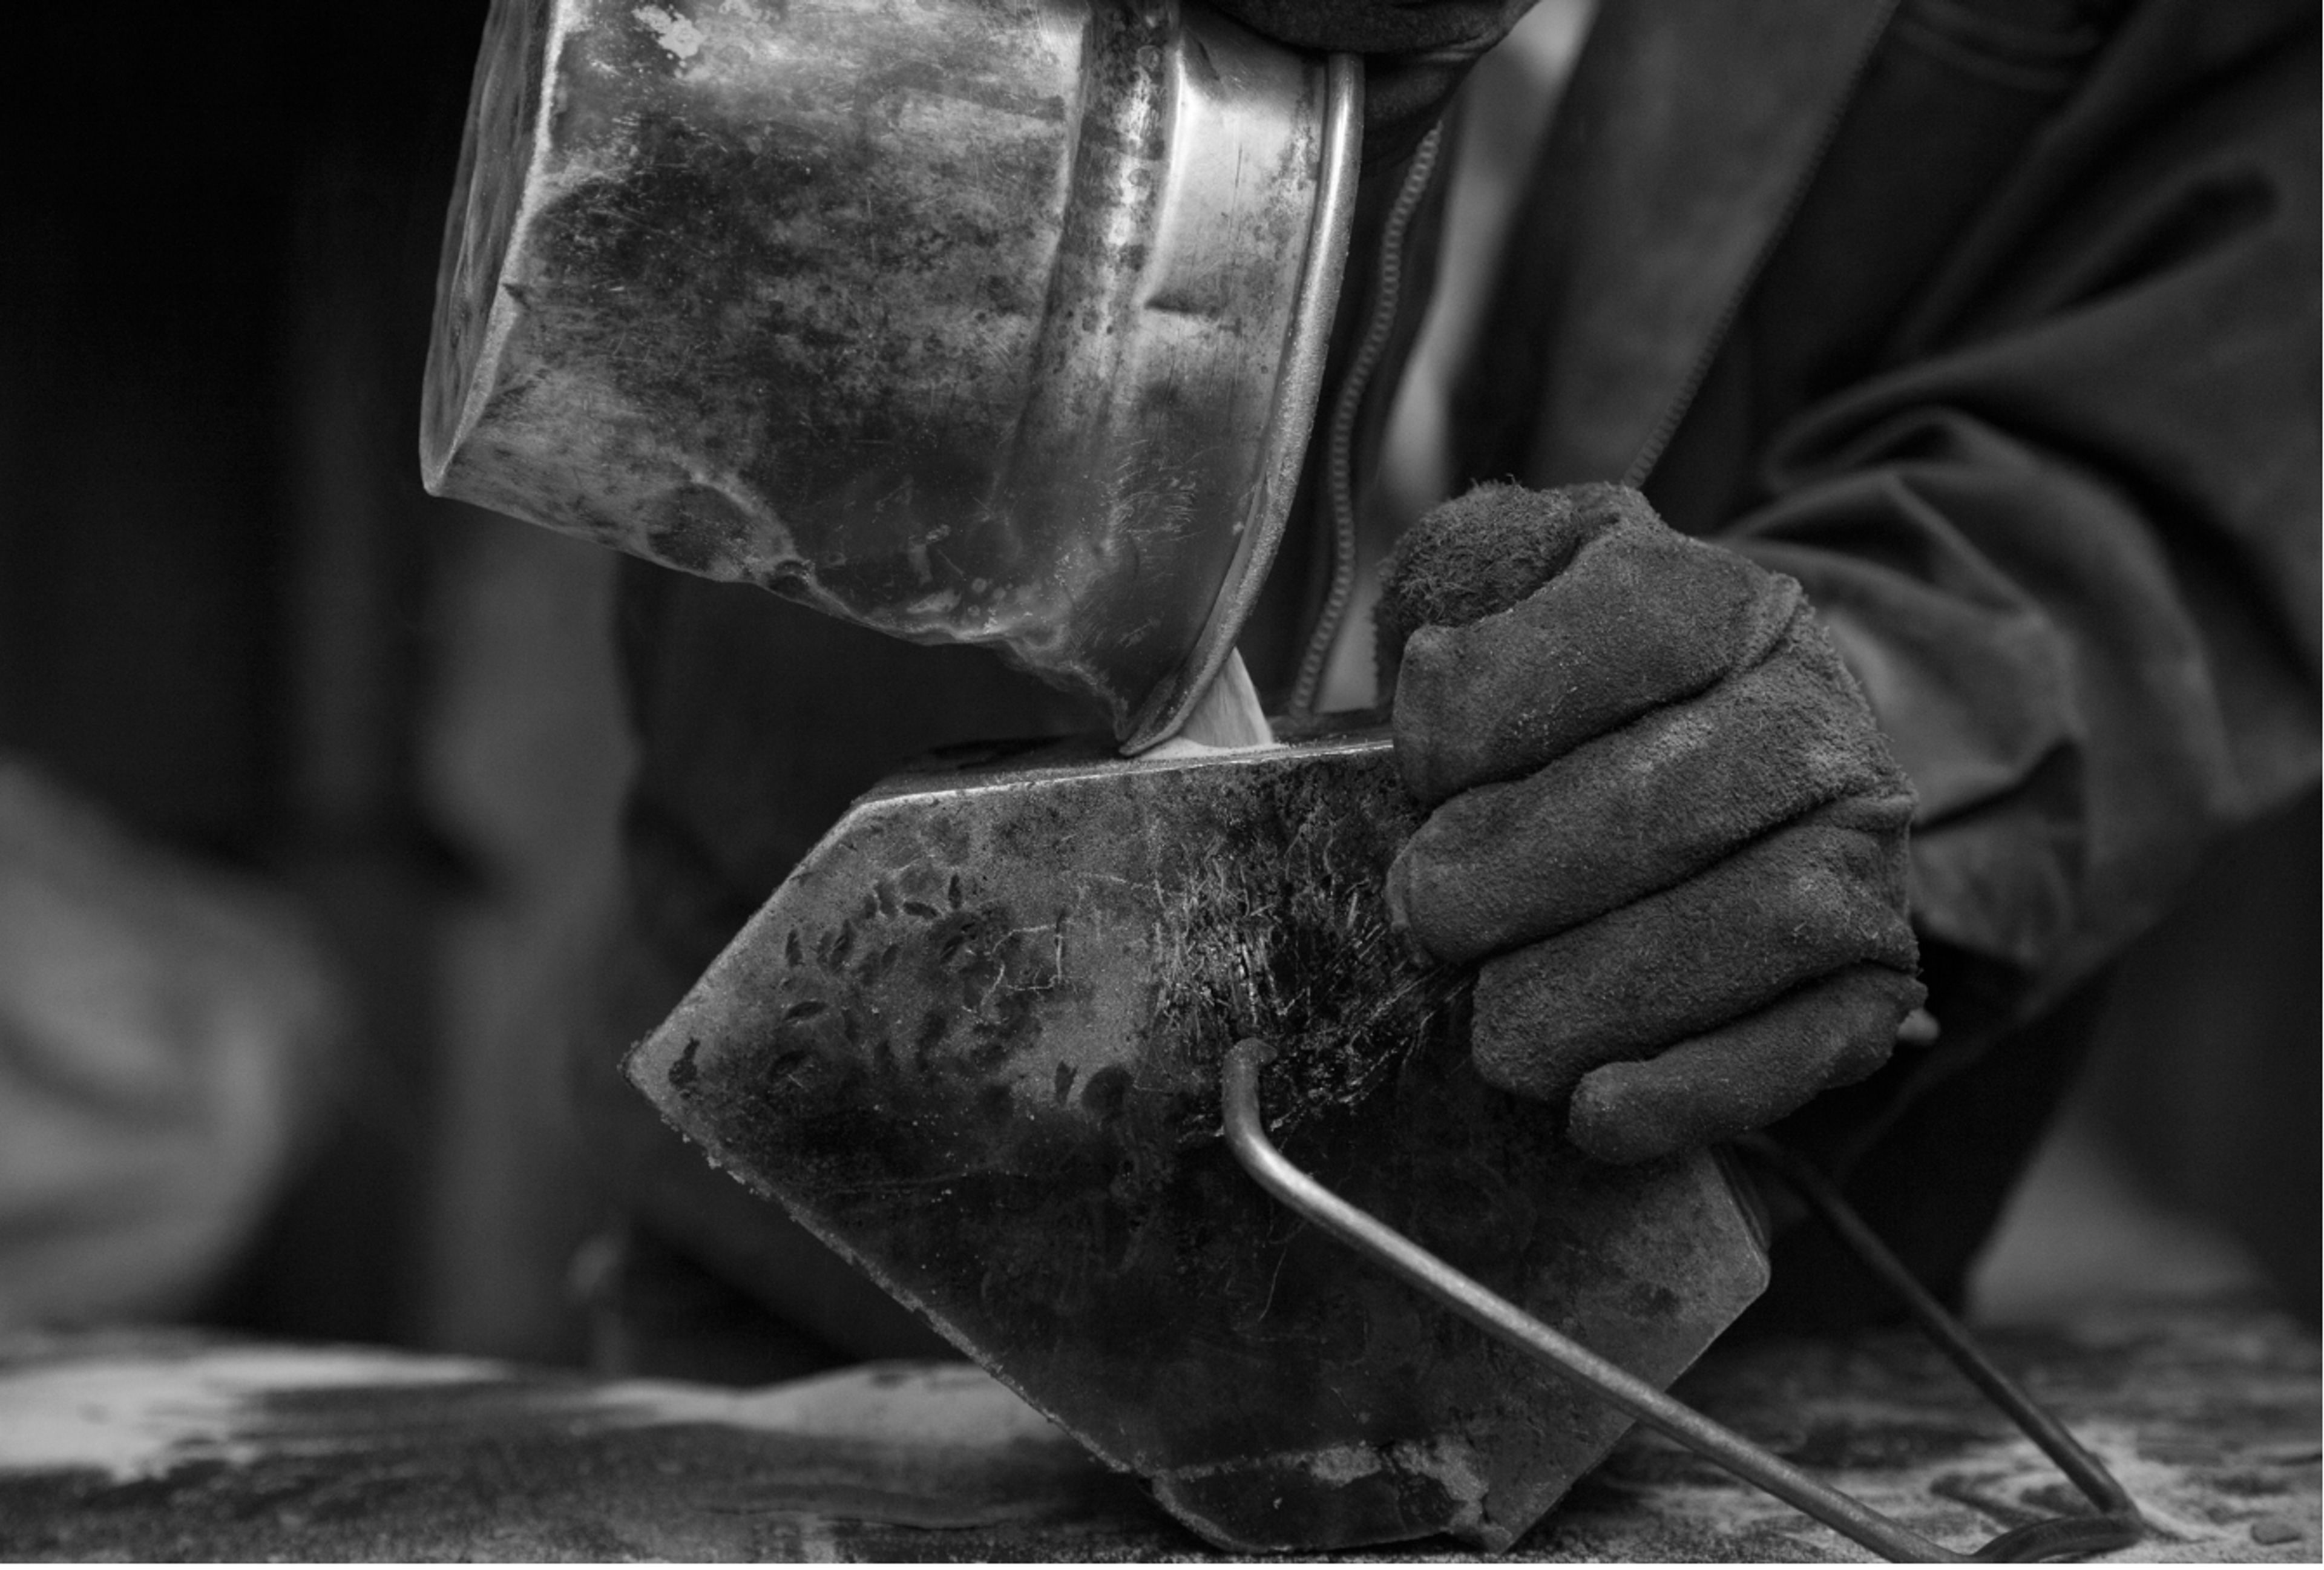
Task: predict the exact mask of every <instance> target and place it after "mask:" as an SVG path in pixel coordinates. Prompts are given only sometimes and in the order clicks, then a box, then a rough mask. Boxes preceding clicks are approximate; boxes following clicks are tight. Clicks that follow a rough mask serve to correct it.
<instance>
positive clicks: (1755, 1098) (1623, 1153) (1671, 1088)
mask: <svg viewBox="0 0 2324 1570" xmlns="http://www.w3.org/2000/svg"><path fill="white" fill-rule="evenodd" d="M1927 995H1928V989H1926V988H1925V987H1923V986H1922V985H1921V984H1920V983H1919V982H1916V981H1914V979H1913V978H1912V977H1910V976H1908V975H1905V974H1902V973H1901V972H1898V971H1894V970H1890V969H1889V968H1888V967H1887V966H1886V965H1855V966H1852V967H1850V968H1849V969H1847V970H1844V971H1841V972H1840V973H1839V974H1836V975H1833V976H1830V977H1827V978H1826V979H1824V980H1822V981H1820V982H1816V983H1813V984H1810V985H1808V986H1804V987H1802V988H1801V989H1800V990H1799V991H1797V992H1795V993H1792V994H1790V995H1789V996H1788V997H1785V998H1783V999H1781V1000H1779V1001H1778V1002H1775V1003H1773V1004H1771V1005H1769V1006H1768V1007H1766V1008H1765V1009H1762V1010H1760V1011H1758V1012H1757V1013H1756V1014H1753V1015H1751V1016H1750V1017H1749V1018H1748V1019H1744V1020H1738V1021H1736V1022H1735V1023H1733V1024H1731V1025H1725V1026H1721V1027H1720V1029H1718V1030H1712V1031H1710V1032H1708V1033H1706V1034H1704V1035H1701V1036H1697V1037H1695V1038H1693V1039H1692V1040H1687V1041H1682V1042H1680V1043H1679V1044H1678V1045H1677V1046H1675V1047H1673V1048H1669V1049H1668V1050H1667V1051H1665V1052H1661V1053H1658V1054H1656V1055H1655V1057H1649V1058H1646V1059H1643V1060H1640V1061H1636V1062H1623V1063H1609V1064H1607V1065H1605V1066H1604V1067H1600V1068H1597V1069H1594V1070H1592V1071H1591V1073H1589V1074H1588V1075H1585V1076H1583V1077H1582V1083H1581V1085H1580V1086H1579V1087H1578V1088H1577V1089H1576V1090H1575V1091H1574V1093H1573V1100H1572V1104H1571V1109H1570V1111H1569V1112H1568V1113H1567V1117H1566V1134H1567V1137H1568V1138H1570V1139H1571V1140H1572V1141H1573V1142H1574V1144H1575V1145H1577V1146H1579V1147H1580V1148H1581V1149H1582V1151H1583V1152H1584V1153H1586V1154H1588V1155H1591V1156H1594V1157H1596V1158H1597V1159H1599V1160H1600V1161H1614V1162H1622V1163H1628V1162H1632V1161H1651V1160H1654V1159H1657V1158H1660V1157H1663V1156H1667V1155H1670V1154H1672V1153H1673V1152H1674V1151H1678V1150H1692V1149H1696V1148H1698V1147H1700V1146H1702V1145H1707V1144H1709V1143H1710V1142H1711V1141H1713V1140H1722V1139H1726V1138H1729V1137H1730V1136H1732V1135H1735V1134H1739V1133H1743V1132H1745V1131H1748V1130H1751V1129H1757V1128H1764V1127H1765V1126H1766V1125H1767V1124H1768V1123H1771V1122H1775V1120H1776V1119H1777V1118H1779V1117H1782V1116H1783V1115H1784V1113H1789V1112H1793V1111H1795V1110H1797V1109H1798V1108H1799V1107H1801V1106H1803V1105H1804V1104H1807V1103H1808V1102H1809V1101H1810V1100H1812V1098H1814V1097H1815V1096H1817V1095H1818V1094H1821V1093H1822V1092H1824V1091H1826V1090H1829V1089H1831V1088H1832V1087H1833V1086H1834V1085H1852V1084H1854V1083H1855V1082H1856V1081H1857V1080H1859V1079H1862V1078H1863V1077H1864V1076H1866V1075H1868V1074H1870V1073H1871V1072H1872V1071H1873V1070H1874V1069H1876V1068H1877V1067H1880V1066H1881V1065H1882V1064H1883V1063H1886V1061H1887V1060H1888V1053H1889V1049H1890V1048H1892V1047H1893V1046H1894V1045H1895V1040H1896V1029H1897V1026H1898V1025H1899V1023H1901V1022H1902V1021H1903V1020H1904V1016H1905V1015H1906V1014H1907V1013H1909V1012H1910V1011H1912V1010H1913V1009H1914V1008H1916V1007H1918V1006H1919V1004H1920V1002H1921V1000H1922V999H1923V998H1924V997H1926V996H1927Z"/></svg>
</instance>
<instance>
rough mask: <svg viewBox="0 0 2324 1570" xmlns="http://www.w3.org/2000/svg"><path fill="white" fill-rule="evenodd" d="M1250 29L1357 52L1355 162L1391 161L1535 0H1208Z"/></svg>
mask: <svg viewBox="0 0 2324 1570" xmlns="http://www.w3.org/2000/svg"><path fill="white" fill-rule="evenodd" d="M1213 4H1214V5H1216V7H1217V9H1218V10H1220V11H1222V12H1223V13H1225V14H1227V15H1229V16H1231V17H1233V18H1234V19H1235V20H1236V21H1237V22H1240V23H1242V24H1243V25H1244V26H1246V27H1248V28H1250V30H1251V31H1253V32H1261V33H1265V34H1266V35H1267V36H1268V37H1269V38H1272V39H1274V40H1275V41H1276V42H1278V43H1287V44H1290V45H1292V46H1294V47H1295V48H1298V49H1311V50H1323V51H1333V52H1340V51H1345V52H1347V53H1351V54H1360V55H1361V56H1363V57H1364V162H1366V163H1371V164H1379V163H1388V162H1395V161H1397V160H1398V159H1401V158H1402V157H1403V156H1404V155H1405V154H1406V153H1407V152H1411V151H1412V149H1413V148H1414V147H1415V146H1416V144H1417V143H1419V141H1420V139H1421V138H1422V137H1424V136H1425V135H1427V134H1428V129H1429V127H1430V126H1432V125H1435V124H1436V120H1437V117H1438V116H1439V115H1442V114H1443V112H1444V106H1445V105H1446V104H1447V103H1449V102H1451V101H1452V93H1453V89H1455V88H1458V87H1460V85H1461V78H1463V77H1465V76H1466V75H1468V74H1469V68H1470V67H1471V66H1473V65H1475V64H1476V63H1477V61H1478V60H1480V58H1481V57H1482V56H1483V55H1484V53H1485V51H1487V50H1489V49H1491V48H1492V47H1493V45H1495V44H1497V43H1499V42H1501V40H1502V39H1503V38H1506V37H1507V36H1508V32H1509V29H1511V28H1512V27H1515V26H1516V25H1517V23H1519V22H1520V21H1522V20H1523V19H1524V17H1525V14H1526V12H1528V11H1530V10H1532V9H1533V7H1534V4H1535V0H1213Z"/></svg>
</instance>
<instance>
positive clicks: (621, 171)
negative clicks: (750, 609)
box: [421, 0, 1360, 745]
mask: <svg viewBox="0 0 2324 1570" xmlns="http://www.w3.org/2000/svg"><path fill="white" fill-rule="evenodd" d="M1358 94H1360V78H1359V77H1358V76H1357V75H1356V73H1355V70H1354V68H1353V67H1352V65H1351V64H1343V65H1341V66H1339V67H1336V68H1333V69H1328V70H1327V68H1326V67H1325V65H1324V63H1323V62H1322V61H1320V60H1305V59H1302V58H1300V57H1297V56H1295V55H1292V54H1290V53H1288V52H1287V51H1282V50H1280V49H1277V48H1276V47H1275V46H1273V45H1271V44H1268V43H1266V42H1263V41H1261V40H1259V38H1257V37H1256V36H1255V35H1253V34H1251V33H1249V32H1244V31H1243V30H1242V29H1240V28H1239V27H1237V26H1235V25H1234V24H1233V23H1229V22H1226V21H1224V20H1223V19H1221V18H1217V17H1214V16H1212V15H1210V14H1208V13H1206V12H1203V11H1201V10H1199V9H1198V8H1188V9H1186V10H1185V11H1181V9H1180V8H1179V6H1178V5H1177V4H1176V0H1137V3H1132V0H1094V3H1093V0H786V3H780V4H778V3H775V0H669V3H668V4H666V5H636V4H634V3H632V0H500V3H499V4H496V5H495V6H494V8H493V15H492V19H491V21H490V23H489V24H488V29H487V35H486V39H485V44H484V54H483V58H482V59H481V60H480V61H479V64H478V68H477V74H476V79H475V91H474V95H473V99H472V106H471V125H470V128H469V133H468V142H467V145H466V149H465V150H464V152H463V157H462V165H461V171H460V176H459V180H458V184H457V189H456V190H455V194H454V199H453V208H452V216H451V221H450V224H449V227H448V230H447V236H446V243H445V252H444V260H443V267H442V274H441V277H440V280H439V283H438V317H437V326H436V336H435V341H434V345H433V348H432V352H431V356H430V361H429V373H428V382H427V388H426V394H425V407H424V409H423V413H422V439H421V446H422V464H423V470H424V473H425V476H426V478H427V480H428V483H429V485H430V487H431V488H432V489H435V490H437V491H438V492H439V493H441V494H450V495H455V496H458V497H460V498H462V499H464V500H467V501H471V502H475V503H480V504H483V505H485V506H489V507H493V508H495V509H498V510H500V511H502V512H505V513H512V514H514V515H516V516H519V517H522V518H527V519H530V520H531V521H533V522H539V523H544V524H547V525H549V526H550V527H553V528H558V529H562V530H567V531H572V532H575V533H578V534H582V535H584V536H586V537H588V538H591V539H594V540H600V541H602V542H604V543H607V544H611V545H615V546H618V547H620V548H622V549H623V550H631V551H633V552H636V553H637V554H640V555H642V556H645V557H648V558H650V559H654V560H657V561H659V562H662V563H664V564H666V565H669V566H671V567H676V568H682V569H684V570H687V571H689V572H694V573H699V574H702V575H705V576H707V577H716V578H724V579H735V580H741V581H745V582H750V583H755V584H759V585H761V586H765V587H768V588H770V589H773V590H775V591H777V592H779V593H781V594H785V595H788V596H792V597H795V598H798V599H800V600H803V601H806V602H807V603H808V604H811V605H815V606H816V607H817V608H818V609H821V610H824V611H826V612H828V613H831V614H835V615H839V616H842V617H844V618H846V619H849V620H852V621H855V622H859V623H864V624H866V625H869V626H872V627H875V628H878V629H880V630H881V631H883V632H887V633H895V634H898V635H900V636H903V637H907V638H913V639H919V640H923V641H928V640H941V641H955V642H979V643H989V644H993V645H996V646H998V647H999V648H1000V649H1001V650H1002V651H1004V652H1006V653H1008V654H1009V655H1010V657H1012V658H1013V659H1015V660H1018V661H1019V662H1020V663H1022V664H1024V665H1025V666H1027V667H1028V669H1030V670H1034V671H1036V672H1037V673H1038V674H1041V675H1043V676H1046V677H1047V678H1049V679H1052V680H1055V681H1057V682H1059V683H1061V684H1063V685H1066V686H1069V687H1073V688H1079V689H1081V690H1084V691H1087V692H1089V693H1091V694H1093V695H1094V696H1096V697H1099V698H1101V699H1102V700H1103V701H1104V702H1105V703H1106V704H1107V705H1108V706H1109V707H1111V712H1112V714H1113V716H1114V718H1115V722H1116V728H1117V731H1118V732H1119V733H1120V734H1121V735H1122V736H1123V737H1124V738H1125V739H1127V740H1128V741H1130V743H1132V744H1139V745H1142V744H1144V743H1147V742H1148V741H1152V740H1157V739H1159V737H1160V735H1161V734H1167V731H1168V730H1169V729H1170V728H1172V727H1173V726H1174V725H1175V723H1176V717H1177V714H1178V712H1179V710H1180V709H1182V708H1183V707H1184V706H1185V704H1186V703H1188V702H1191V701H1192V700H1193V699H1194V697H1196V696H1198V695H1199V692H1200V690H1201V686H1202V684H1203V679H1205V678H1207V675H1208V673H1209V669H1210V668H1211V667H1213V666H1214V665H1215V663H1216V660H1217V659H1218V658H1222V657H1223V654H1224V652H1225V651H1226V649H1227V648H1228V647H1230V646H1231V643H1232V640H1233V635H1234V633H1235V631H1236V630H1237V628H1238V626H1239V624H1240V613H1241V610H1242V609H1243V608H1245V607H1246V606H1247V603H1248V598H1249V593H1248V591H1249V589H1250V587H1251V586H1255V584H1256V582H1257V580H1258V578H1259V577H1260V576H1261V575H1263V574H1264V572H1265V570H1266V568H1267V565H1268V559H1269V558H1270V557H1271V554H1272V550H1273V544H1274V540H1275V539H1276V538H1277V535H1278V534H1279V531H1280V529H1281V525H1282V521H1283V516H1284V514H1285V513H1286V510H1287V508H1288V506H1289V503H1290V500H1291V490H1292V488H1293V485H1294V483H1295V482H1296V470H1297V466H1298V458H1299V455H1300V453H1301V452H1302V451H1303V450H1304V448H1305V439H1306V434H1307V430H1308V427H1309V424H1310V422H1311V420H1312V417H1313V411H1314V398H1315V383H1316V381H1317V380H1318V378H1319V377H1320V370H1321V356H1322V346H1323V334H1324V332H1325V331H1326V330H1327V329H1328V324H1329V321H1330V318H1331V314H1332V309H1333V301H1334V299H1335V297H1336V293H1337V288H1338V268H1339V258H1340V253H1341V250H1342V248H1343V246H1344V243H1345V229H1346V221H1347V216H1348V215H1347V208H1348V204H1349V203H1351V201H1352V189H1351V185H1352V168H1353V159H1354V153H1355V146H1354V135H1355V132H1354V125H1355V119H1354V105H1353V98H1354V97H1355V96H1356V95H1358Z"/></svg>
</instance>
